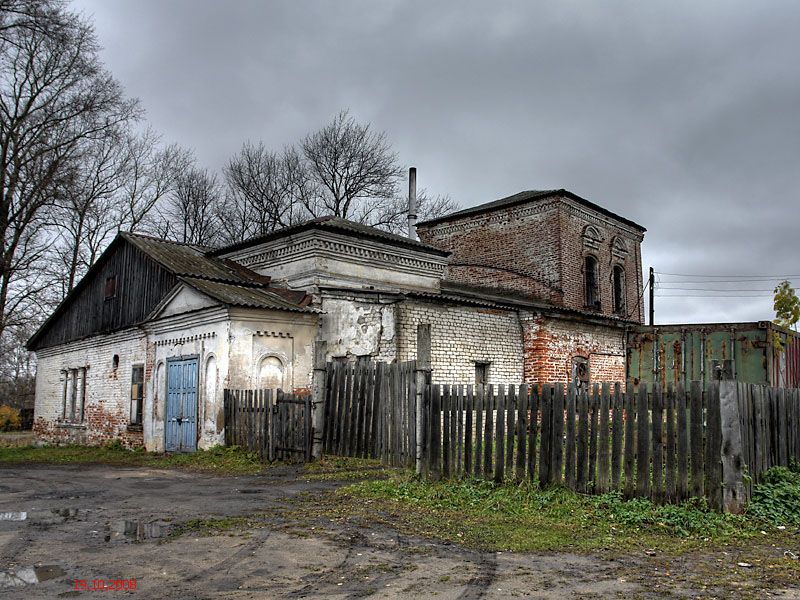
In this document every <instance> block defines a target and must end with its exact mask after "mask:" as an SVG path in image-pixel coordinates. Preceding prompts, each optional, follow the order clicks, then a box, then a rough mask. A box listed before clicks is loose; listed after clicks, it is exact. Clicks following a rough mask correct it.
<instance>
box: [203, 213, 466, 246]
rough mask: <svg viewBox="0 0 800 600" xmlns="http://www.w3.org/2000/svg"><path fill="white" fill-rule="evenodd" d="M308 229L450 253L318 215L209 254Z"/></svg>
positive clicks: (354, 223) (338, 219)
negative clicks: (316, 217) (315, 217)
mask: <svg viewBox="0 0 800 600" xmlns="http://www.w3.org/2000/svg"><path fill="white" fill-rule="evenodd" d="M309 229H326V230H329V231H335V232H337V233H343V234H345V235H349V236H356V237H365V238H371V239H376V240H379V241H383V242H387V243H389V244H392V245H394V246H402V247H404V248H411V249H412V250H421V251H423V252H427V253H429V254H437V255H439V256H448V255H449V254H450V253H449V252H447V251H446V250H442V249H441V248H437V247H436V246H431V245H430V244H426V243H424V242H419V241H417V240H412V239H411V238H408V237H405V236H402V235H397V234H394V233H389V232H388V231H383V230H381V229H377V228H375V227H370V226H369V225H362V224H361V223H356V222H355V221H349V220H347V219H342V218H341V217H320V218H318V219H312V220H310V221H306V222H304V223H300V224H299V225H293V226H292V227H285V228H283V229H278V230H277V231H273V232H272V233H268V234H266V235H261V236H257V237H254V238H250V239H249V240H245V241H243V242H239V243H238V244H233V245H231V246H226V247H224V248H219V249H218V250H214V251H212V252H210V253H209V254H210V255H213V256H220V255H222V254H229V253H231V252H235V251H237V250H243V249H245V248H249V247H250V246H255V245H257V244H262V243H264V242H268V241H270V240H274V239H279V238H282V237H286V236H290V235H296V234H298V233H301V232H303V231H307V230H309Z"/></svg>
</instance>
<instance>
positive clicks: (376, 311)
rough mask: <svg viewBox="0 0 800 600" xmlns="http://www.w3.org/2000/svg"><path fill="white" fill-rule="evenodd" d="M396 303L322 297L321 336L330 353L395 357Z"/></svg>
mask: <svg viewBox="0 0 800 600" xmlns="http://www.w3.org/2000/svg"><path fill="white" fill-rule="evenodd" d="M395 306H396V304H395V303H385V302H384V303H381V302H378V301H377V300H372V299H360V298H355V297H325V296H323V297H322V299H321V308H322V313H323V314H322V317H321V321H320V323H321V325H320V339H323V340H327V342H328V355H329V356H330V357H356V356H370V357H372V358H373V359H375V360H383V361H387V362H389V361H392V360H394V359H395V358H396V356H397V339H396V333H395V331H396V328H395Z"/></svg>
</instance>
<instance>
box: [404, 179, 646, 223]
mask: <svg viewBox="0 0 800 600" xmlns="http://www.w3.org/2000/svg"><path fill="white" fill-rule="evenodd" d="M558 196H564V197H566V198H570V199H572V200H574V201H575V202H577V203H578V204H581V205H582V206H585V207H586V208H589V209H591V210H594V211H596V212H599V213H601V214H604V215H606V216H607V217H611V218H612V219H615V220H617V221H620V222H621V223H625V224H626V225H629V226H630V227H633V228H634V229H638V230H639V231H641V232H645V231H647V229H645V228H644V227H642V226H641V225H639V224H638V223H635V222H634V221H631V220H630V219H626V218H625V217H622V216H620V215H618V214H616V213H613V212H611V211H610V210H608V209H606V208H603V207H602V206H600V205H598V204H595V203H594V202H590V201H589V200H587V199H586V198H581V197H580V196H578V195H577V194H573V193H572V192H570V191H568V190H565V189H563V188H562V189H558V190H528V191H525V192H519V193H517V194H513V195H511V196H506V197H505V198H500V199H499V200H494V201H492V202H486V203H484V204H478V205H477V206H472V207H470V208H465V209H463V210H459V211H456V212H454V213H450V214H449V215H444V216H441V217H436V218H434V219H428V220H427V221H421V222H419V223H417V227H429V226H432V225H437V224H439V223H444V222H447V221H454V220H456V219H461V218H464V217H470V216H475V215H479V214H483V213H487V212H491V211H493V210H495V209H498V208H509V207H512V206H516V205H518V204H525V203H527V202H531V201H533V200H544V199H546V198H554V197H558Z"/></svg>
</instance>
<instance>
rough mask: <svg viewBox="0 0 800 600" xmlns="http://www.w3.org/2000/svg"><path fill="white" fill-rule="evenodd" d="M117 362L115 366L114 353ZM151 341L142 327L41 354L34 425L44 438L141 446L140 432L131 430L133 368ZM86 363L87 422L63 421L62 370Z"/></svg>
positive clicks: (82, 442)
mask: <svg viewBox="0 0 800 600" xmlns="http://www.w3.org/2000/svg"><path fill="white" fill-rule="evenodd" d="M115 354H116V355H117V356H119V365H118V366H117V368H116V369H114V368H113V357H114V355H115ZM146 358H147V340H146V337H145V335H144V333H143V332H142V331H140V330H126V331H122V332H117V333H114V334H111V335H103V336H94V337H92V338H88V339H86V340H80V341H77V342H73V343H71V344H65V345H62V346H57V347H54V348H46V349H43V350H40V351H39V352H38V353H37V359H38V365H37V369H36V394H35V398H36V399H35V421H36V422H35V430H36V433H37V435H38V437H39V439H40V440H41V441H44V442H55V443H60V442H64V443H80V444H90V445H96V444H102V443H104V442H107V441H109V440H112V439H115V438H119V439H121V440H123V441H124V442H125V443H126V444H128V445H138V444H140V443H141V442H140V440H141V433H138V432H129V431H128V424H129V423H130V408H131V407H130V393H131V369H132V367H133V365H134V364H145V363H146ZM80 367H86V368H87V370H86V400H85V403H84V422H83V423H82V424H78V425H74V424H68V423H64V422H62V421H61V414H62V406H63V396H62V394H63V379H62V375H61V371H62V370H65V369H75V368H80Z"/></svg>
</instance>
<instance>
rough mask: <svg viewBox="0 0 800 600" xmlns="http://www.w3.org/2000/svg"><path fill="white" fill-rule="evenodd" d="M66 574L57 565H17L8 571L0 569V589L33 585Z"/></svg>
mask: <svg viewBox="0 0 800 600" xmlns="http://www.w3.org/2000/svg"><path fill="white" fill-rule="evenodd" d="M66 574H67V573H66V571H64V569H62V568H61V567H59V566H58V565H41V566H38V567H18V568H16V569H10V570H8V571H0V589H2V588H12V587H22V586H25V585H33V584H35V583H41V582H42V581H47V580H48V579H55V578H56V577H62V576H64V575H66Z"/></svg>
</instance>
